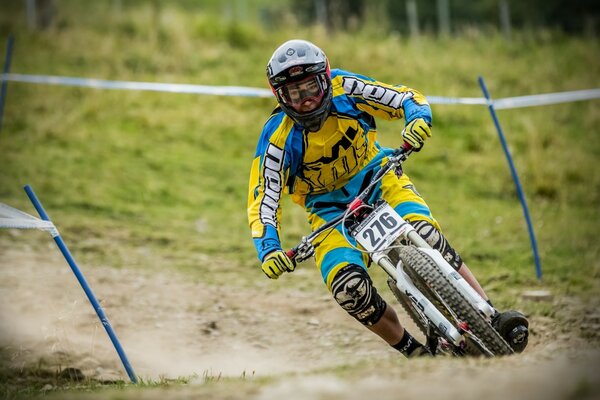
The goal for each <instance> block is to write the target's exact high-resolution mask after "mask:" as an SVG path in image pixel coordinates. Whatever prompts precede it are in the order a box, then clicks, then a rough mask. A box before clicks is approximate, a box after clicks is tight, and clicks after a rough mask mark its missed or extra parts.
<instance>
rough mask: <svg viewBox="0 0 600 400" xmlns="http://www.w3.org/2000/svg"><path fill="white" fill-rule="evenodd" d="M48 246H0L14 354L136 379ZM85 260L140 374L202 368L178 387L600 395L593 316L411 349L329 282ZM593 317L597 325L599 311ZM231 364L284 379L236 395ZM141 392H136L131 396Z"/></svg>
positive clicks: (285, 392)
mask: <svg viewBox="0 0 600 400" xmlns="http://www.w3.org/2000/svg"><path fill="white" fill-rule="evenodd" d="M40 253H42V252H38V251H36V252H28V253H24V252H23V251H13V250H7V251H3V252H2V253H1V254H0V298H1V299H2V300H1V302H0V304H1V305H0V321H1V325H0V347H1V348H2V349H3V350H4V354H9V358H10V360H4V362H5V364H9V365H11V366H12V367H14V368H20V367H25V366H31V365H40V366H41V367H42V368H47V369H51V370H57V369H59V368H62V369H64V368H66V367H76V368H79V369H81V370H82V371H83V373H84V374H85V375H86V376H87V377H91V378H95V379H99V380H104V379H109V380H110V379H115V378H121V379H126V375H125V373H124V371H123V368H122V366H121V364H120V362H119V360H118V358H117V356H116V353H115V351H114V349H113V348H112V346H111V344H110V341H109V340H108V337H107V335H106V334H105V332H104V329H103V328H102V326H101V325H100V323H99V322H98V319H97V317H96V315H95V313H93V310H92V308H91V306H90V305H89V303H88V301H87V299H86V298H85V295H84V293H83V291H82V290H81V288H80V287H79V285H78V283H77V282H76V280H75V278H74V276H73V274H72V272H71V271H70V269H69V268H68V265H67V264H66V263H65V261H64V259H62V258H61V256H60V254H59V253H58V251H56V249H50V248H49V250H48V251H47V254H40ZM83 270H84V273H85V275H86V277H87V279H88V281H89V282H90V285H91V286H92V288H93V289H94V291H95V293H96V295H97V296H98V297H99V298H100V300H101V302H102V304H103V306H104V308H105V310H106V312H107V315H108V318H109V320H110V321H111V322H112V324H113V326H114V328H115V331H116V333H117V335H118V336H119V338H120V339H121V342H122V344H123V347H124V348H125V350H126V352H127V354H128V356H129V359H130V361H131V364H132V366H133V367H134V368H135V370H136V372H137V374H138V375H139V376H141V377H144V378H150V379H159V378H160V377H172V378H175V377H179V376H190V375H193V374H197V375H198V378H197V379H195V380H192V384H191V385H189V387H185V388H183V389H180V390H177V391H176V392H169V398H174V397H177V398H179V396H181V398H186V397H189V396H194V393H196V394H197V393H198V391H200V392H201V393H203V395H204V396H206V395H207V394H210V397H209V398H236V397H239V398H257V399H259V398H260V399H281V398H288V399H291V398H294V399H296V398H298V399H329V398H342V397H343V398H349V399H363V398H366V397H367V396H369V397H370V396H375V397H373V398H378V399H385V398H400V397H402V398H423V396H428V397H430V396H440V397H442V396H444V397H445V398H454V397H459V396H460V397H461V398H463V399H465V398H466V399H471V398H472V399H480V398H486V400H489V399H496V398H497V399H507V398H513V399H514V398H516V399H520V398H527V399H538V398H539V399H569V398H573V399H579V398H588V397H589V398H594V396H600V382H599V379H598V378H597V375H598V374H597V369H598V367H600V346H599V345H598V344H599V342H598V333H597V332H596V333H594V332H592V336H594V335H596V336H595V339H591V340H587V341H586V340H584V339H582V338H581V337H580V335H579V333H580V331H581V329H580V326H579V325H581V323H582V322H585V323H588V321H587V320H586V321H582V320H581V318H579V317H576V318H575V317H574V319H573V326H572V327H570V328H568V329H565V328H562V327H558V326H556V325H555V321H553V320H551V319H547V318H535V319H533V320H532V321H531V322H532V327H533V330H532V332H533V336H532V340H531V345H530V347H529V348H528V349H527V351H526V352H525V353H524V354H522V355H519V356H513V357H508V358H504V359H495V360H484V359H467V360H457V359H435V360H418V361H411V362H409V361H407V360H405V359H403V358H401V357H399V356H398V354H397V353H396V352H395V351H393V350H391V349H390V348H388V347H387V346H386V345H384V344H383V342H381V341H380V340H379V339H378V338H376V337H375V336H374V335H372V334H371V333H369V332H367V331H366V330H364V328H362V327H360V326H358V324H357V323H356V322H355V321H354V320H352V319H350V318H349V317H348V316H347V315H346V314H345V313H344V312H343V311H342V310H341V309H339V308H338V307H337V305H335V304H334V303H333V300H331V299H330V298H329V296H328V295H327V294H326V293H325V292H324V289H323V291H322V292H319V293H318V294H316V295H315V294H314V293H307V292H291V293H287V294H286V295H283V294H282V293H281V292H274V291H270V289H269V282H268V281H267V280H265V284H264V285H262V286H260V287H257V288H256V289H255V290H254V289H253V290H244V291H237V292H234V293H232V292H231V291H230V290H226V288H216V287H209V286H206V285H204V284H202V283H194V282H187V281H185V280H184V277H183V276H178V275H176V274H174V273H170V274H167V273H164V272H162V273H149V272H144V271H140V270H127V269H115V268H109V267H96V268H83ZM569 307H572V308H573V313H574V315H581V309H582V307H583V306H581V305H578V304H577V303H576V302H571V304H570V305H569ZM589 307H590V306H589V305H588V306H586V309H589ZM265 310H270V311H268V312H265ZM597 310H598V309H597V307H596V313H597V312H598V311H597ZM593 318H596V319H597V318H598V314H596V315H594V316H593ZM403 320H406V318H403ZM592 323H593V324H596V325H592V326H596V327H597V326H598V325H597V323H598V321H596V320H593V321H592ZM415 330H416V329H415V328H413V329H412V331H415ZM274 333H275V334H274ZM587 335H588V336H589V332H588V334H587ZM40 360H42V361H40ZM374 360H380V365H381V367H379V366H378V365H377V364H376V363H375V362H374ZM40 362H41V363H40ZM348 364H350V365H354V364H364V365H365V372H364V374H363V373H361V374H360V375H358V376H357V375H356V373H352V372H351V373H349V374H344V373H343V372H342V373H341V374H340V373H337V374H334V372H333V371H334V369H336V367H339V366H341V365H348ZM338 369H339V368H338ZM353 370H354V369H353ZM338 372H339V371H338ZM225 376H231V377H240V376H245V377H246V378H248V380H251V381H255V380H256V378H257V377H261V376H273V377H274V379H272V380H269V381H267V383H266V384H264V383H263V384H260V385H258V384H257V385H254V384H251V385H248V387H246V388H245V389H243V390H241V391H240V392H239V393H237V395H236V393H224V394H219V393H220V392H219V389H215V390H216V392H214V393H213V392H211V390H212V389H210V387H206V385H205V384H204V382H205V380H206V378H209V380H210V381H215V380H218V379H219V377H225ZM450 382H452V383H451V384H450ZM213 386H214V385H213ZM217 386H218V385H217ZM221 390H222V389H221ZM153 393H155V394H156V396H157V397H156V398H160V397H161V396H163V395H164V393H163V394H161V393H162V392H161V391H156V390H155V391H154V392H153ZM137 396H139V393H137V394H136V392H131V398H138V397H137ZM147 397H148V393H146V394H145V395H144V396H143V398H147ZM128 398H129V397H128ZM139 398H142V397H139ZM596 398H599V397H596Z"/></svg>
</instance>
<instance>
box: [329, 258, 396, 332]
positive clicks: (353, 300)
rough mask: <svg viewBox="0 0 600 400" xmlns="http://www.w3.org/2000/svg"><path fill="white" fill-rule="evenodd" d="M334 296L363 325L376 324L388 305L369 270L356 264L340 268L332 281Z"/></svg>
mask: <svg viewBox="0 0 600 400" xmlns="http://www.w3.org/2000/svg"><path fill="white" fill-rule="evenodd" d="M331 291H332V293H333V298H334V299H335V301H337V302H338V304H339V305H340V306H342V308H343V309H344V310H346V312H348V314H350V315H351V316H353V317H354V318H356V319H357V320H358V321H359V322H360V323H361V324H363V325H367V326H370V325H373V324H376V323H377V322H378V321H379V320H380V319H381V317H382V316H383V312H384V311H385V308H386V307H387V304H386V302H385V300H383V298H381V296H380V295H379V293H377V289H375V288H374V287H373V281H371V278H370V277H369V274H368V273H367V271H365V270H364V269H363V268H361V267H360V266H358V265H356V264H348V265H346V266H345V267H344V268H342V269H340V270H339V271H338V273H337V274H336V275H335V277H334V278H333V282H332V283H331Z"/></svg>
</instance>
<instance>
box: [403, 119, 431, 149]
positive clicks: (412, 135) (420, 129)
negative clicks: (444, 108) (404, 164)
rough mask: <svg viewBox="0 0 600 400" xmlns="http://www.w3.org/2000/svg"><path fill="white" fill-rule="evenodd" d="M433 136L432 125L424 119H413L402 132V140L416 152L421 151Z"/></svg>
mask: <svg viewBox="0 0 600 400" xmlns="http://www.w3.org/2000/svg"><path fill="white" fill-rule="evenodd" d="M430 136H431V125H429V124H428V123H427V122H426V121H425V120H424V119H423V118H417V119H413V120H412V121H410V122H409V123H408V125H406V127H405V128H404V130H403V131H402V138H403V139H404V141H405V142H406V143H408V144H410V145H411V147H412V148H413V150H414V151H420V150H421V147H423V143H425V139H427V138H428V137H430Z"/></svg>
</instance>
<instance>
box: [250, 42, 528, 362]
mask: <svg viewBox="0 0 600 400" xmlns="http://www.w3.org/2000/svg"><path fill="white" fill-rule="evenodd" d="M267 78H268V80H269V84H270V86H271V89H272V90H273V93H274V94H275V96H276V98H277V102H278V105H279V106H278V107H277V108H276V109H275V110H274V111H273V112H272V114H271V116H270V117H269V118H268V120H267V121H266V123H265V125H264V128H263V131H262V134H261V136H260V139H259V142H258V146H257V150H256V154H255V158H254V160H253V163H252V167H251V174H250V183H249V195H248V220H249V225H250V228H251V230H252V237H253V240H254V244H255V246H256V250H257V252H258V258H259V260H260V261H261V263H262V270H263V272H264V273H265V274H266V275H267V276H268V277H269V278H271V279H277V278H278V277H279V276H280V275H281V274H282V273H283V272H284V271H287V272H291V271H293V270H294V268H295V264H294V262H293V261H292V260H290V259H289V258H288V256H287V255H286V253H285V252H284V251H283V250H282V247H281V244H280V240H279V229H280V215H281V207H280V199H281V195H282V193H288V194H290V195H291V198H292V200H293V201H294V202H295V203H297V204H299V205H301V206H302V207H304V208H305V209H306V211H307V213H308V221H309V223H310V225H311V227H312V229H316V228H317V227H319V226H321V225H322V224H324V223H325V222H327V221H329V220H331V219H332V218H334V217H335V216H337V215H338V214H340V213H341V212H343V211H344V210H345V208H346V205H347V204H348V203H349V202H350V201H351V200H352V199H353V198H354V197H355V196H356V195H357V194H358V193H360V191H361V190H362V188H363V187H364V186H363V185H365V184H366V183H368V182H369V181H370V177H371V176H372V175H373V174H374V172H376V171H377V170H378V169H379V168H380V166H381V165H383V163H384V162H385V160H386V157H387V156H388V155H389V154H391V151H392V150H391V149H386V148H382V147H381V146H380V145H379V144H378V143H377V141H376V125H375V118H383V119H386V120H399V119H402V118H404V119H405V122H406V124H405V128H404V130H403V131H402V138H403V140H404V141H405V142H406V143H408V144H409V145H410V146H412V148H413V150H415V151H420V150H421V148H422V147H423V144H424V141H425V140H426V139H427V138H428V137H430V136H431V121H432V117H431V109H430V107H429V104H428V103H427V100H426V99H425V97H424V96H423V95H422V94H421V93H419V92H418V91H416V90H414V89H411V88H408V87H406V86H401V85H397V86H394V85H389V84H386V83H382V82H379V81H376V80H373V79H371V78H369V77H366V76H363V75H358V74H354V73H351V72H347V71H343V70H340V69H334V70H330V67H329V61H328V59H327V57H326V56H325V53H324V52H323V51H322V50H321V49H319V48H318V47H317V46H315V45H314V44H312V43H310V42H307V41H304V40H290V41H287V42H285V43H284V44H282V45H281V46H280V47H279V48H277V49H276V50H275V52H274V53H273V55H272V57H271V59H270V60H269V63H268V65H267ZM374 195H375V196H379V197H382V198H383V199H385V200H386V201H387V202H388V203H389V204H390V205H391V206H392V207H393V208H394V209H395V210H396V211H397V212H398V213H399V214H400V215H401V216H402V217H403V218H404V219H405V220H407V221H408V222H409V223H410V224H411V225H413V226H414V228H415V229H416V231H417V232H418V233H419V234H420V235H421V236H422V237H423V238H424V239H425V240H426V241H427V242H428V243H429V244H430V245H431V246H432V247H433V248H435V249H437V250H438V251H439V252H440V253H441V254H442V255H443V256H444V258H445V259H446V261H448V262H449V263H450V265H452V266H453V267H454V268H455V269H456V270H457V271H458V272H459V273H460V275H461V276H463V277H464V278H465V280H467V281H468V282H469V283H470V284H471V286H473V287H474V288H475V290H476V291H477V292H478V293H479V294H480V295H481V296H482V297H483V298H484V299H486V300H487V301H488V302H489V303H490V305H491V302H490V301H489V299H488V297H487V296H486V294H485V292H484V291H483V289H482V288H481V286H480V285H479V283H478V282H477V280H476V279H475V277H474V276H473V275H472V273H471V272H470V270H469V268H468V267H467V266H466V265H465V264H464V263H463V261H462V259H461V257H460V255H459V254H458V253H457V252H456V251H455V250H454V249H453V248H452V246H450V244H449V243H448V241H447V240H446V238H445V237H444V235H443V234H442V233H441V231H440V226H439V224H438V222H437V221H436V220H435V219H434V217H433V216H432V214H431V212H430V210H429V208H428V206H427V204H426V203H425V201H424V200H423V198H422V197H421V196H420V195H419V193H418V192H417V191H416V189H415V187H414V185H413V184H412V182H411V181H410V179H409V177H408V176H407V175H406V174H404V173H397V174H394V173H393V172H390V173H389V174H387V175H385V176H384V178H383V179H382V181H381V182H380V183H379V184H378V186H377V187H376V190H375V193H374ZM341 229H342V228H341V227H340V226H338V227H336V228H334V229H332V230H330V231H327V232H324V233H323V234H321V235H320V236H319V237H317V239H316V241H315V243H318V246H315V260H316V264H317V266H318V267H319V268H320V271H321V274H322V276H323V280H324V282H325V283H326V285H327V287H328V288H329V290H330V291H331V293H332V295H333V297H334V298H335V300H336V301H337V302H338V304H340V305H341V307H342V308H343V309H344V310H346V311H347V312H348V313H349V314H350V315H351V316H352V317H354V318H355V319H357V320H358V321H359V322H360V323H362V324H363V325H365V326H366V327H367V328H368V329H369V330H371V331H372V332H374V333H376V334H377V335H379V336H380V337H381V338H382V339H383V340H385V341H386V342H387V343H388V344H389V345H391V346H392V347H393V348H395V349H397V350H398V351H400V352H401V353H402V354H404V355H405V356H407V357H411V356H415V355H428V354H431V353H430V351H429V349H428V348H427V347H426V346H424V345H423V344H421V343H419V342H418V341H417V340H416V339H415V338H414V337H413V336H411V334H410V333H409V332H408V331H407V330H406V329H405V328H403V327H402V325H401V324H400V322H399V320H398V317H397V315H396V313H395V311H394V310H393V309H392V308H391V307H389V306H388V305H387V304H386V302H385V300H384V299H383V298H382V297H381V296H380V295H379V293H377V290H376V288H375V287H374V286H373V283H372V281H371V279H370V277H369V275H368V273H367V269H366V265H368V259H365V258H364V257H363V254H362V253H360V252H359V251H357V250H356V249H353V248H352V247H351V246H350V244H349V243H348V242H347V241H346V239H345V238H344V236H343V235H342V233H341ZM492 324H493V325H494V327H495V328H496V329H497V330H498V331H499V332H500V333H501V334H502V336H503V337H504V338H505V339H506V340H507V341H508V343H509V344H510V345H511V346H512V347H513V348H514V350H515V351H519V352H520V351H522V350H523V349H524V348H525V346H526V345H527V338H528V330H527V328H528V322H527V320H526V319H525V317H524V316H523V315H522V314H520V313H518V312H516V311H508V312H505V313H499V312H496V315H495V316H494V318H493V320H492Z"/></svg>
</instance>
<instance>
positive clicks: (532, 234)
mask: <svg viewBox="0 0 600 400" xmlns="http://www.w3.org/2000/svg"><path fill="white" fill-rule="evenodd" d="M478 80H479V86H481V90H482V91H483V95H484V96H485V99H486V100H487V105H488V108H489V110H490V114H491V116H492V119H493V120H494V125H496V131H498V137H499V138H500V143H502V149H504V155H505V156H506V159H507V160H508V166H509V167H510V173H511V174H512V178H513V180H514V181H515V186H516V187H517V194H518V195H519V200H520V201H521V206H522V208H523V215H524V216H525V221H526V222H527V230H528V231H529V240H530V241H531V247H532V249H533V258H534V260H535V271H536V275H537V278H538V280H542V266H541V263H540V256H539V253H538V248H537V241H536V239H535V232H534V231H533V225H532V223H531V218H530V217H529V209H528V208H527V201H526V200H525V194H524V193H523V188H522V187H521V182H520V181H519V176H518V175H517V169H516V168H515V164H514V163H513V160H512V156H511V154H510V150H509V149H508V144H507V143H506V138H505V137H504V132H503V131H502V126H500V120H499V119H498V116H497V115H496V109H495V108H494V103H493V102H492V98H491V96H490V93H489V92H488V89H487V86H486V85H485V81H484V80H483V77H481V76H480V77H479V79H478Z"/></svg>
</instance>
